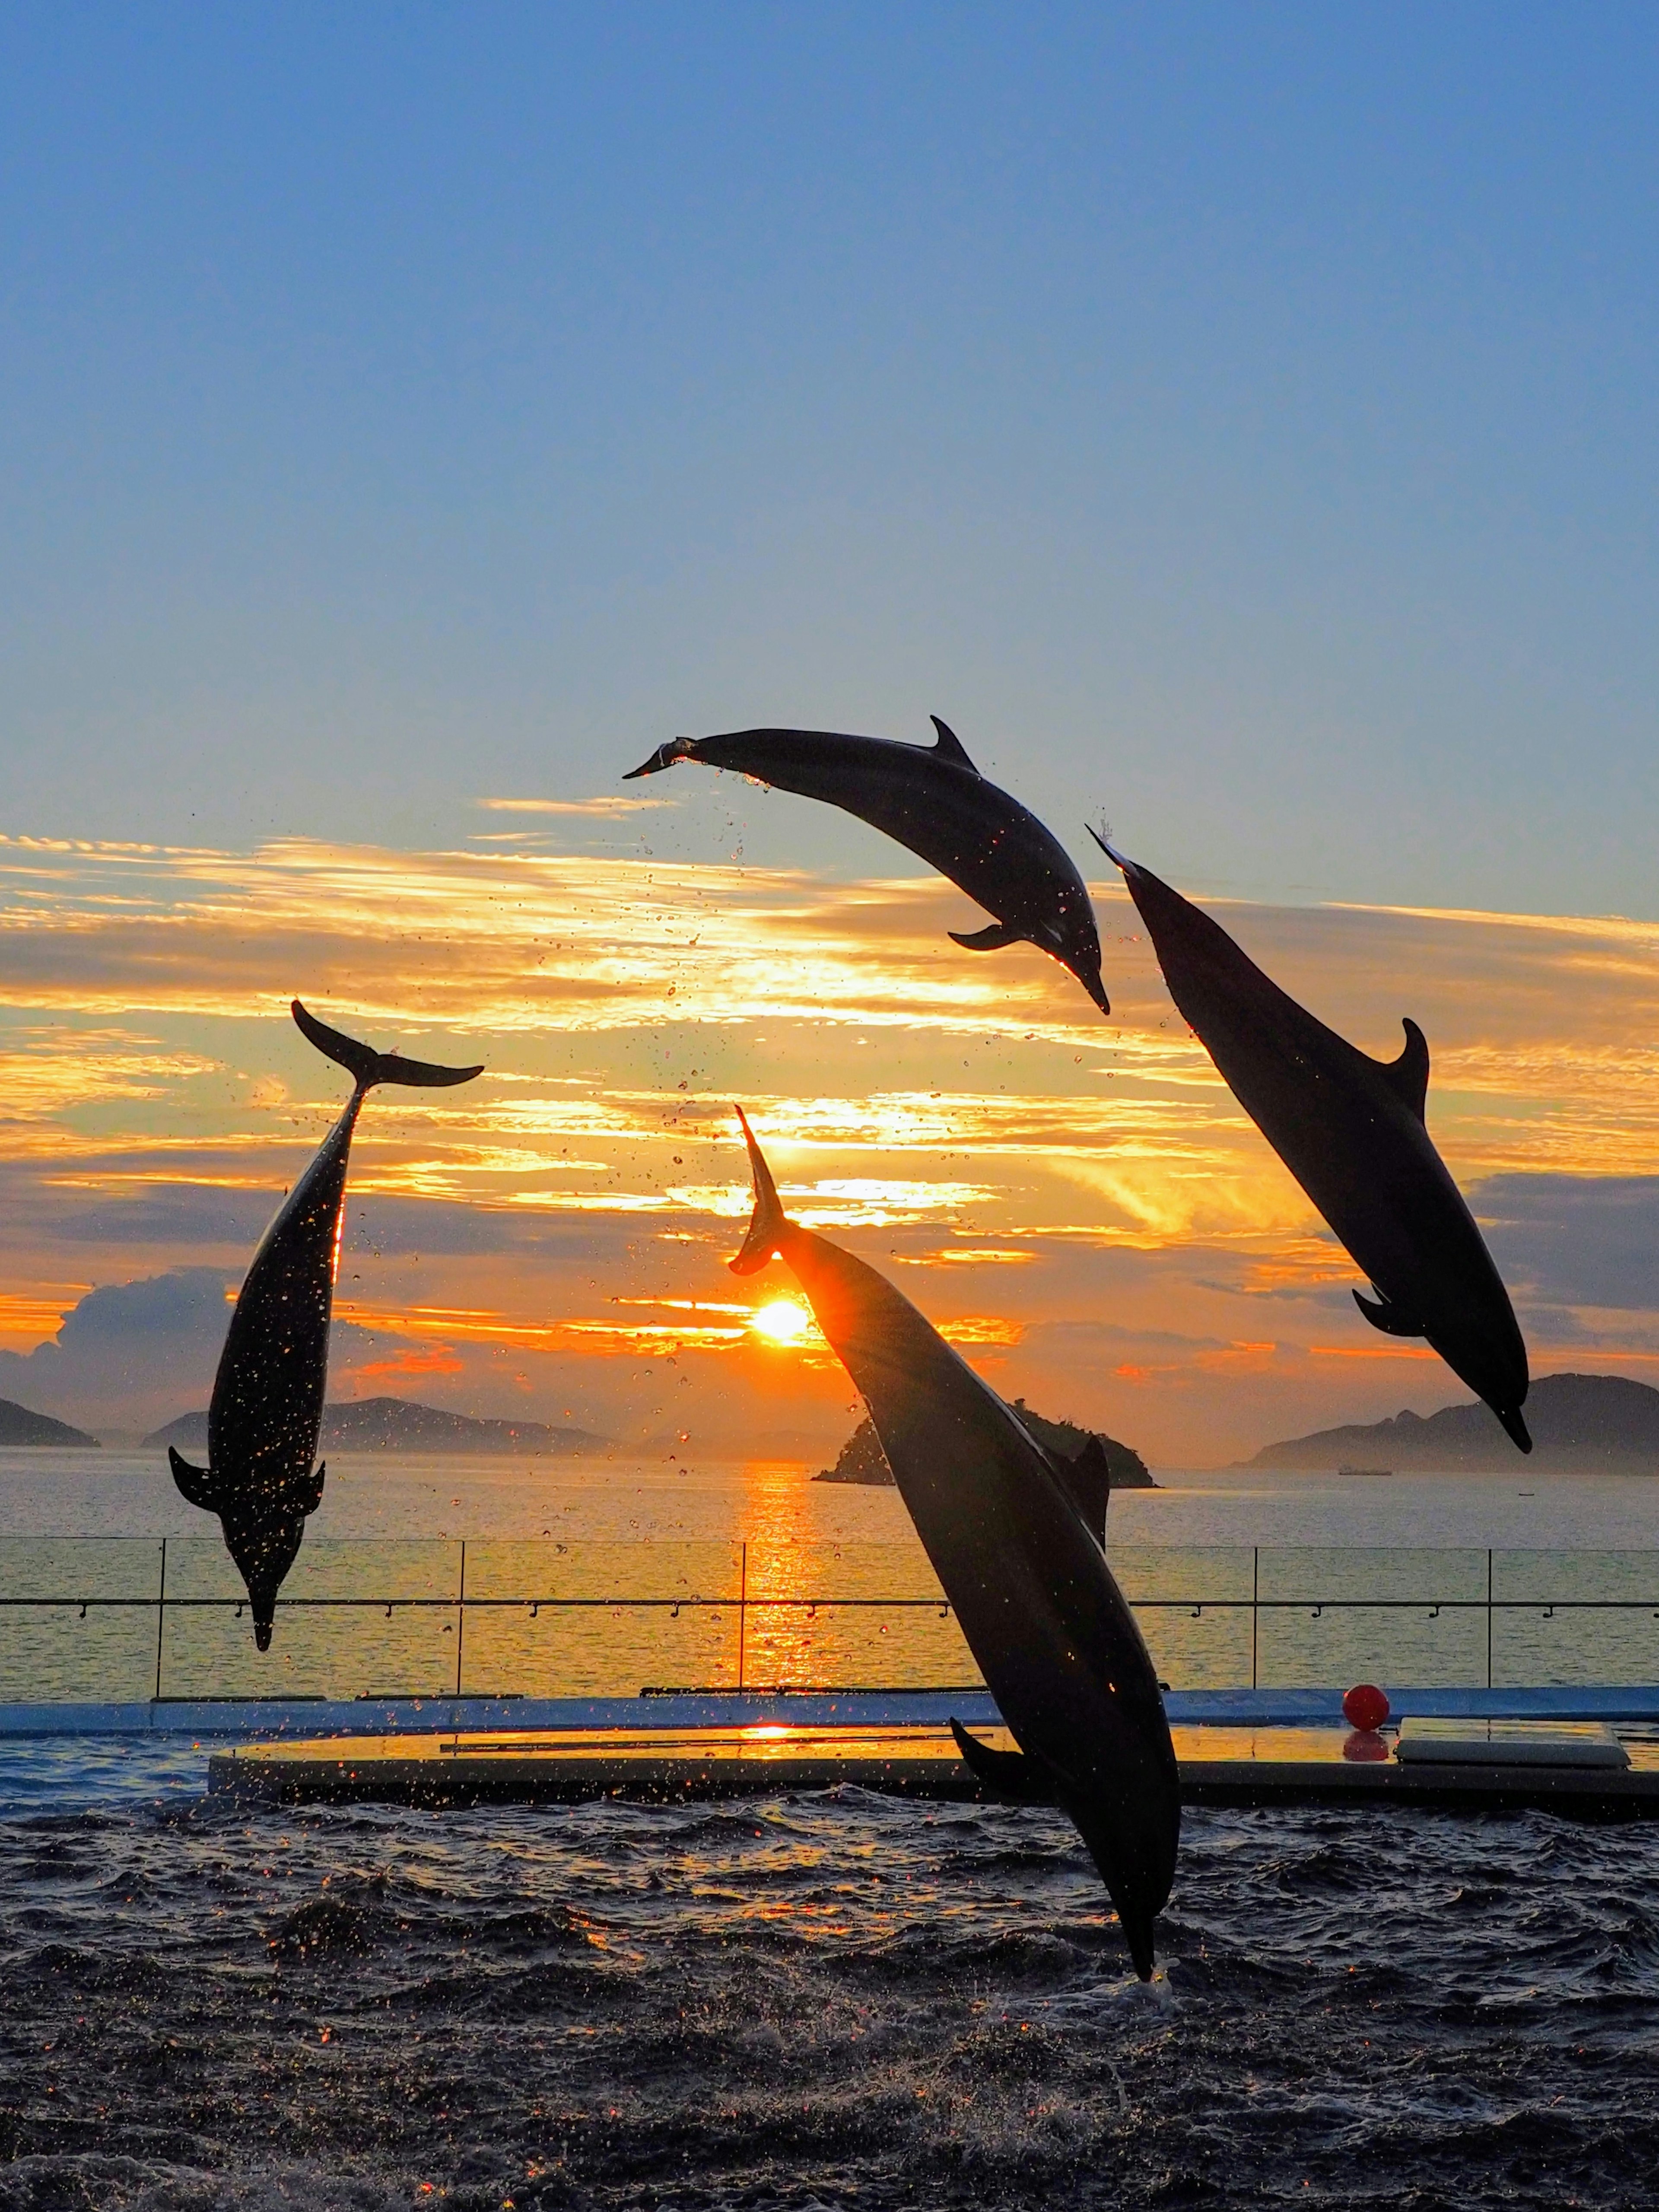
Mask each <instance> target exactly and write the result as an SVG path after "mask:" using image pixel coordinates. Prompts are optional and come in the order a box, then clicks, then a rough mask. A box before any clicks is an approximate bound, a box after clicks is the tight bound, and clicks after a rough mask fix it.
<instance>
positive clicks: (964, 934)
mask: <svg viewBox="0 0 1659 2212" xmlns="http://www.w3.org/2000/svg"><path fill="white" fill-rule="evenodd" d="M945 935H946V936H947V937H948V938H949V939H950V940H951V944H952V945H961V946H962V948H963V951H966V952H1000V951H1001V950H1002V948H1003V946H1004V945H1018V943H1019V942H1020V934H1019V932H1018V930H1017V929H1016V928H1015V927H1014V925H1013V924H1012V922H1011V921H994V922H993V923H992V924H991V926H990V927H989V928H988V929H947V930H946V931H945Z"/></svg>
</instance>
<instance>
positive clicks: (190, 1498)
mask: <svg viewBox="0 0 1659 2212" xmlns="http://www.w3.org/2000/svg"><path fill="white" fill-rule="evenodd" d="M167 1465H168V1466H169V1467H170V1468H172V1469H173V1481H174V1483H175V1484H176V1485H177V1486H178V1491H179V1497H180V1498H183V1499H184V1501H185V1504H186V1505H197V1506H199V1507H200V1508H201V1510H202V1511H203V1512H204V1513H216V1512H217V1511H218V1510H219V1486H218V1484H217V1483H216V1481H215V1480H214V1479H213V1474H212V1471H211V1469H210V1468H205V1467H192V1466H191V1463H190V1462H189V1461H188V1460H187V1459H184V1458H181V1457H180V1455H179V1453H177V1452H176V1451H174V1449H173V1446H172V1445H171V1444H169V1445H168V1446H167Z"/></svg>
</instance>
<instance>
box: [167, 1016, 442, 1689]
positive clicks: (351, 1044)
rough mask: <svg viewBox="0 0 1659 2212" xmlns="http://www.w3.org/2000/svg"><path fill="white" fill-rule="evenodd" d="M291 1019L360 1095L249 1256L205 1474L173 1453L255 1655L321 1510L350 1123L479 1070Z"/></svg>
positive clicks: (265, 1642)
mask: <svg viewBox="0 0 1659 2212" xmlns="http://www.w3.org/2000/svg"><path fill="white" fill-rule="evenodd" d="M291 1011H292V1012H293V1015H294V1018H295V1021H296V1022H297V1023H298V1024H299V1025H300V1028H301V1031H302V1032H303V1034H304V1035H305V1036H307V1037H308V1038H309V1039H310V1040H311V1042H312V1043H313V1044H314V1045H315V1046H316V1048H317V1049H318V1051H319V1052H322V1053H326V1054H327V1055H328V1057H329V1058H330V1059H331V1060H337V1061H338V1062H339V1064H340V1066H342V1067H343V1068H345V1069H347V1070H348V1071H349V1073H351V1074H352V1075H353V1076H354V1077H355V1078H356V1087H355V1088H354V1089H353V1091H352V1093H351V1097H350V1098H349V1100H348V1101H347V1103H346V1108H345V1111H344V1112H343V1114H342V1115H341V1116H340V1118H339V1120H338V1121H337V1122H336V1123H335V1124H334V1127H332V1128H331V1130H330V1131H329V1133H328V1135H327V1136H326V1137H325V1139H323V1143H322V1146H321V1148H320V1150H319V1152H318V1154H317V1157H316V1158H315V1159H314V1160H313V1162H312V1163H311V1165H310V1166H309V1167H308V1168H307V1170H306V1171H305V1173H304V1175H303V1176H301V1178H300V1181H299V1182H297V1183H296V1184H295V1187H294V1189H293V1191H292V1192H291V1193H290V1194H289V1198H288V1200H287V1201H286V1203H285V1204H284V1205H283V1208H282V1211H281V1212H279V1213H278V1214H277V1216H276V1219H275V1220H274V1221H273V1222H272V1223H271V1225H270V1228H269V1229H267V1230H266V1231H265V1233H264V1239H263V1240H262V1242H261V1243H260V1246H259V1249H258V1251H257V1252H256V1253H255V1254H254V1255H253V1264H252V1267H250V1268H249V1269H248V1271H247V1279H246V1281H245V1282H244V1283H243V1285H242V1288H241V1292H240V1296H239V1297H238V1298H237V1300H236V1310H235V1312H234V1313H233V1314H232V1316H231V1317H230V1328H229V1330H228V1333H227V1334H226V1337H225V1348H224V1350H223V1351H222V1352H221V1353H220V1355H219V1371H218V1373H217V1375H216V1376H215V1378H214V1384H213V1401H212V1403H211V1405H210V1407H209V1409H208V1463H207V1466H206V1467H204V1468H203V1467H192V1466H191V1463H190V1462H189V1461H188V1460H187V1459H185V1458H183V1457H182V1456H181V1455H179V1453H178V1452H177V1451H175V1450H174V1449H173V1447H172V1446H171V1445H169V1446H168V1448H167V1458H168V1460H169V1462H171V1464H172V1468H173V1480H174V1482H175V1483H177V1485H178V1486H179V1494H180V1495H181V1496H182V1497H183V1498H185V1499H186V1500H187V1502H188V1503H189V1504H191V1505H198V1506H200V1507H201V1509H202V1510H203V1511H204V1513H216V1514H217V1515H218V1516H219V1522H220V1526H221V1527H222V1528H223V1530H224V1535H225V1547H226V1549H227V1550H228V1552H229V1553H230V1556H231V1558H232V1559H234V1561H235V1562H236V1565H237V1569H238V1571H239V1572H240V1575H241V1577H242V1580H243V1582H244V1583H246V1585H247V1594H248V1597H249V1600H250V1601H251V1603H252V1607H253V1640H254V1642H255V1644H258V1648H259V1650H261V1651H268V1650H270V1631H271V1623H272V1620H273V1618H274V1615H275V1610H276V1593H277V1591H278V1590H279V1589H281V1588H282V1586H283V1577H284V1576H285V1575H286V1574H287V1573H288V1571H289V1568H290V1567H291V1566H292V1565H294V1562H295V1559H296V1558H297V1557H298V1556H299V1551H300V1544H301V1539H302V1538H303V1536H304V1534H305V1527H306V1517H307V1515H308V1514H311V1513H314V1512H315V1511H316V1510H317V1508H318V1506H319V1504H321V1503H322V1498H323V1475H324V1472H325V1470H324V1468H322V1467H320V1466H319V1467H318V1468H316V1470H315V1472H314V1473H313V1461H314V1460H315V1459H316V1456H317V1436H318V1431H319V1429H320V1428H321V1426H322V1419H323V1390H324V1386H325V1383H326V1382H327V1379H328V1328H329V1320H330V1316H331V1314H332V1311H333V1307H334V1275H335V1270H336V1268H337V1267H338V1265H339V1259H340V1226H341V1218H342V1215H343V1212H344V1207H345V1182H346V1164H347V1162H348V1160H349V1158H350V1153H351V1137H352V1132H353V1130H354V1129H355V1128H356V1126H357V1115H358V1114H359V1112H360V1111H361V1109H362V1103H363V1100H364V1098H365V1097H366V1096H367V1095H368V1092H369V1091H371V1090H372V1089H373V1088H374V1085H376V1084H377V1083H409V1084H419V1085H428V1084H432V1085H447V1084H452V1083H470V1082H471V1080H472V1079H473V1077H474V1076H475V1075H482V1074H483V1066H482V1064H481V1065H480V1066H477V1067H435V1066H429V1065H428V1063H427V1062H426V1061H424V1060H404V1059H403V1058H401V1057H400V1056H399V1055H398V1054H397V1053H395V1052H376V1051H374V1049H373V1048H372V1047H371V1046H368V1045H366V1044H359V1043H358V1042H356V1039H355V1038H354V1037H349V1036H342V1034H341V1033H340V1031H339V1030H331V1029H330V1028H329V1026H328V1024H327V1023H326V1022H319V1020H318V1019H317V1018H316V1016H315V1015H314V1014H312V1013H308V1012H307V1011H306V1009H305V1007H303V1006H301V1004H300V1001H299V1000H297V999H295V1001H294V1003H293V1007H292V1010H291Z"/></svg>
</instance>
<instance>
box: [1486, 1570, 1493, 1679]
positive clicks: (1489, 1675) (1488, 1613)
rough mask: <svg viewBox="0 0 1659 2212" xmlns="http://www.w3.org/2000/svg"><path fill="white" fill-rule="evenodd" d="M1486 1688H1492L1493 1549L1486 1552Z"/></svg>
mask: <svg viewBox="0 0 1659 2212" xmlns="http://www.w3.org/2000/svg"><path fill="white" fill-rule="evenodd" d="M1486 1687H1487V1688H1488V1689H1491V1687H1492V1548H1491V1547H1490V1546H1488V1547H1487V1550H1486Z"/></svg>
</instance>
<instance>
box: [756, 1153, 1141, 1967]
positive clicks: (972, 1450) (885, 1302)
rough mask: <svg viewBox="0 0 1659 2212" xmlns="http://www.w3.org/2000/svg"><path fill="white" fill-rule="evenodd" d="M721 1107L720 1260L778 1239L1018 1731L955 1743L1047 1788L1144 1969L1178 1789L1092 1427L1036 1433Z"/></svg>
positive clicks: (1011, 1786)
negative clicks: (740, 1185)
mask: <svg viewBox="0 0 1659 2212" xmlns="http://www.w3.org/2000/svg"><path fill="white" fill-rule="evenodd" d="M738 1119H739V1120H740V1121H743V1133H744V1138H745V1139H746V1140H747V1143H748V1146H749V1164H750V1171H751V1173H752V1175H753V1176H754V1182H755V1211H754V1217H753V1218H752V1220H751V1221H750V1226H749V1234H748V1236H747V1237H746V1238H745V1240H744V1246H743V1249H742V1250H741V1251H740V1252H739V1253H738V1256H737V1258H736V1259H735V1260H733V1261H732V1268H733V1270H734V1271H735V1272H736V1273H738V1274H740V1275H749V1274H754V1273H757V1271H758V1270H759V1269H760V1268H762V1267H765V1265H766V1264H767V1262H768V1261H769V1260H770V1259H772V1258H774V1257H779V1258H781V1259H783V1260H785V1261H787V1263H788V1265H789V1266H790V1267H791V1268H792V1269H793V1272H794V1273H795V1276H796V1278H797V1279H798V1280H799V1283H800V1285H801V1288H802V1289H803V1290H804V1291H805V1293H806V1295H807V1297H808V1298H809V1299H810V1300H811V1304H812V1310H813V1312H814V1313H815V1314H816V1315H817V1319H818V1325H819V1327H820V1328H822V1329H823V1333H824V1334H825V1336H826V1337H828V1338H829V1342H830V1343H831V1344H832V1345H833V1346H834V1347H835V1349H836V1354H837V1355H838V1357H839V1358H840V1359H841V1360H842V1364H843V1365H844V1366H845V1367H846V1369H847V1371H848V1374H849V1375H850V1376H852V1378H853V1380H854V1383H856V1384H857V1386H858V1388H859V1389H860V1391H861V1392H862V1393H863V1395H864V1400H865V1403H866V1406H867V1407H869V1409H870V1419H871V1420H872V1423H873V1424H874V1425H875V1431H876V1434H877V1436H878V1437H879V1438H880V1440H881V1446H882V1449H883V1450H884V1452H885V1453H886V1455H887V1463H888V1465H889V1467H890V1468H891V1469H892V1471H893V1479H894V1480H895V1481H896V1483H897V1485H898V1488H899V1492H900V1494H901V1495H902V1498H903V1499H904V1503H905V1504H906V1506H907V1507H908V1509H909V1513H910V1517H911V1519H912V1521H914V1522H915V1528H916V1534H918V1535H919V1536H920V1537H921V1541H922V1543H923V1546H924V1547H926V1550H927V1556H928V1558H929V1559H931V1560H932V1562H933V1571H934V1572H935V1573H936V1574H937V1575H938V1577H939V1582H940V1584H941V1586H942V1587H943V1589H944V1591H945V1596H946V1598H947V1599H948V1600H949V1601H950V1603H951V1607H952V1608H953V1609H954V1611H955V1613H956V1616H957V1621H958V1623H959V1624H960V1626H961V1628H962V1632H963V1636H964V1637H965V1638H967V1641H968V1648H969V1650H970V1651H971V1652H972V1653H973V1655H974V1657H975V1660H976V1661H977V1662H978V1664H979V1668H980V1671H981V1674H983V1675H984V1677H985V1680H986V1682H987V1686H988V1687H989V1689H990V1692H991V1694H992V1696H993V1697H994V1699H995V1700H996V1704H997V1709H998V1711H1000V1713H1001V1715H1002V1717H1003V1719H1004V1720H1005V1721H1006V1723H1007V1725H1008V1728H1009V1729H1010V1730H1011V1732H1012V1735H1013V1736H1014V1739H1015V1741H1017V1742H1018V1745H1019V1747H1020V1751H1019V1753H1012V1752H996V1751H993V1750H992V1749H991V1748H990V1747H988V1746H987V1745H984V1744H981V1743H979V1742H977V1741H975V1739H974V1738H973V1737H972V1736H970V1735H968V1734H967V1732H966V1730H965V1729H962V1728H960V1727H958V1726H957V1723H956V1722H955V1721H952V1722H951V1729H952V1730H953V1731H954V1733H955V1735H956V1739H957V1745H958V1746H959V1747H960V1749H961V1751H962V1754H963V1758H964V1759H966V1760H967V1762H968V1764H969V1766H970V1767H971V1768H972V1769H973V1770H974V1771H975V1774H977V1775H978V1776H979V1777H980V1778H981V1781H983V1782H985V1783H987V1785H988V1786H989V1787H990V1788H991V1789H993V1790H994V1791H995V1792H996V1793H997V1794H999V1795H1001V1796H1015V1797H1037V1798H1044V1799H1047V1800H1048V1802H1058V1803H1059V1804H1060V1806H1061V1807H1062V1808H1063V1809H1064V1810H1065V1811H1066V1814H1068V1815H1069V1816H1070V1818H1071V1820H1073V1824H1074V1825H1075V1826H1076V1827H1077V1829H1078V1831H1079V1834H1080V1835H1081V1836H1082V1838H1083V1840H1084V1842H1085V1844H1087V1845H1088V1847H1089V1852H1090V1856H1091V1857H1092V1858H1093V1860H1094V1863H1095V1864H1096V1866H1097V1868H1098V1869H1100V1873H1101V1875H1102V1878H1103V1880H1104V1881H1105V1884H1106V1887H1107V1888H1108V1890H1109V1892H1110V1893H1111V1898H1112V1902H1113V1904H1114V1905H1115V1906H1116V1907H1117V1914H1118V1919H1119V1921H1120V1923H1121V1925H1122V1929H1123V1934H1124V1937H1125V1940H1126V1941H1127V1944H1128V1947H1129V1955H1130V1956H1131V1958H1132V1959H1133V1961H1134V1966H1135V1972H1137V1973H1138V1974H1139V1976H1140V1977H1141V1978H1142V1980H1143V1981H1144V1980H1146V1978H1148V1977H1149V1976H1150V1975H1151V1973H1152V1923H1153V1921H1154V1920H1155V1919H1156V1917H1157V1916H1158V1913H1159V1911H1161V1910H1162V1909H1163V1906H1164V1901H1165V1899H1167V1898H1168V1896H1169V1894H1170V1882H1171V1881H1172V1880H1173V1878H1174V1875H1175V1863H1176V1844H1177V1843H1178V1842H1179V1839H1180V1833H1181V1797H1180V1791H1179V1787H1178V1784H1177V1778H1176V1759H1175V1750H1174V1747H1173V1746H1172V1745H1171V1743H1170V1725H1169V1723H1168V1721H1167V1720H1166V1719H1165V1717H1164V1705H1163V1701H1162V1699H1160V1697H1159V1695H1158V1680H1157V1677H1156V1675H1155V1674H1153V1671H1152V1660H1151V1658H1150V1657H1149V1656H1148V1655H1147V1650H1146V1644H1144V1643H1143V1642H1142V1641H1141V1636H1140V1631H1139V1628H1138V1627H1137V1626H1136V1625H1135V1619H1134V1615H1133V1613H1131V1612H1130V1610H1129V1608H1128V1607H1127V1605H1126V1604H1125V1603H1124V1601H1123V1597H1122V1595H1121V1592H1120V1590H1119V1589H1118V1587H1117V1584H1116V1583H1115V1582H1114V1581H1113V1579H1112V1577H1111V1572H1110V1570H1109V1568H1108V1566H1107V1565H1106V1555H1105V1553H1104V1551H1103V1549H1102V1544H1101V1535H1100V1528H1103V1525H1104V1498H1105V1491H1106V1487H1107V1483H1106V1481H1105V1480H1103V1478H1104V1471H1105V1457H1104V1454H1103V1452H1102V1451H1101V1448H1100V1444H1099V1441H1098V1439H1091V1450H1089V1451H1085V1453H1083V1454H1081V1455H1079V1460H1078V1461H1076V1462H1067V1461H1066V1460H1065V1459H1062V1458H1060V1456H1059V1455H1057V1454H1051V1453H1049V1452H1048V1451H1045V1450H1044V1449H1043V1448H1042V1445H1041V1444H1039V1443H1036V1440H1035V1438H1033V1437H1032V1436H1031V1435H1030V1432H1029V1431H1027V1430H1026V1428H1025V1427H1024V1425H1023V1423H1022V1422H1021V1421H1020V1420H1019V1419H1018V1416H1017V1415H1016V1414H1015V1413H1013V1412H1012V1410H1011V1409H1010V1408H1009V1407H1007V1406H1005V1405H1004V1403H1003V1402H1002V1401H1001V1399H1000V1398H999V1397H998V1396H997V1395H996V1393H995V1391H994V1390H993V1389H990V1388H989V1387H988V1385H987V1384H986V1383H981V1380H980V1378H979V1377H978V1376H977V1375H975V1372H974V1370H973V1369H972V1368H971V1367H969V1365H968V1364H967V1362H966V1361H965V1360H964V1359H963V1358H961V1357H960V1356H959V1355H958V1354H957V1352H953V1351H952V1350H951V1347H950V1346H949V1345H948V1344H946V1343H945V1340H944V1339H943V1338H942V1337H941V1336H940V1335H939V1334H938V1332H937V1330H935V1329H934V1328H933V1326H932V1324H931V1323H930V1322H927V1321H926V1320H925V1319H924V1318H923V1316H921V1314H920V1313H918V1312H917V1310H916V1309H915V1306H913V1305H912V1304H910V1302H909V1300H908V1298H905V1297H901V1295H900V1294H899V1292H898V1291H896V1290H895V1289H894V1288H893V1285H891V1284H890V1282H889V1281H888V1280H887V1279H886V1277H885V1276H884V1275H879V1274H878V1273H877V1272H876V1270H875V1269H874V1268H873V1267H866V1265H865V1264H864V1262H863V1261H861V1260H855V1259H854V1257H853V1255H851V1254H850V1253H848V1252H843V1251H842V1249H841V1248H840V1246H839V1245H836V1244H831V1243H828V1242H827V1241H826V1239H825V1238H823V1237H817V1236H814V1235H813V1233H812V1232H811V1231H810V1230H806V1229H802V1228H800V1227H799V1226H798V1225H796V1224H795V1223H794V1222H793V1221H791V1220H790V1219H789V1218H788V1216H787V1214H786V1213H785V1212H784V1211H783V1207H782V1206H781V1203H780V1202H779V1199H778V1193H777V1186H776V1185H775V1183H774V1182H773V1180H772V1176H771V1173H770V1170H769V1169H768V1167H767V1164H766V1162H765V1160H764V1158H763V1157H762V1155H761V1151H760V1147H759V1146H758V1145H757V1144H756V1142H755V1139H754V1136H753V1133H751V1131H750V1127H749V1124H748V1122H747V1121H746V1120H744V1119H743V1115H742V1114H741V1111H740V1112H739V1115H738ZM1094 1462H1099V1464H1098V1465H1096V1464H1094ZM1097 1524H1098V1526H1097ZM1021 1753H1023V1754H1024V1755H1023V1756H1021V1755H1020V1754H1021Z"/></svg>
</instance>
